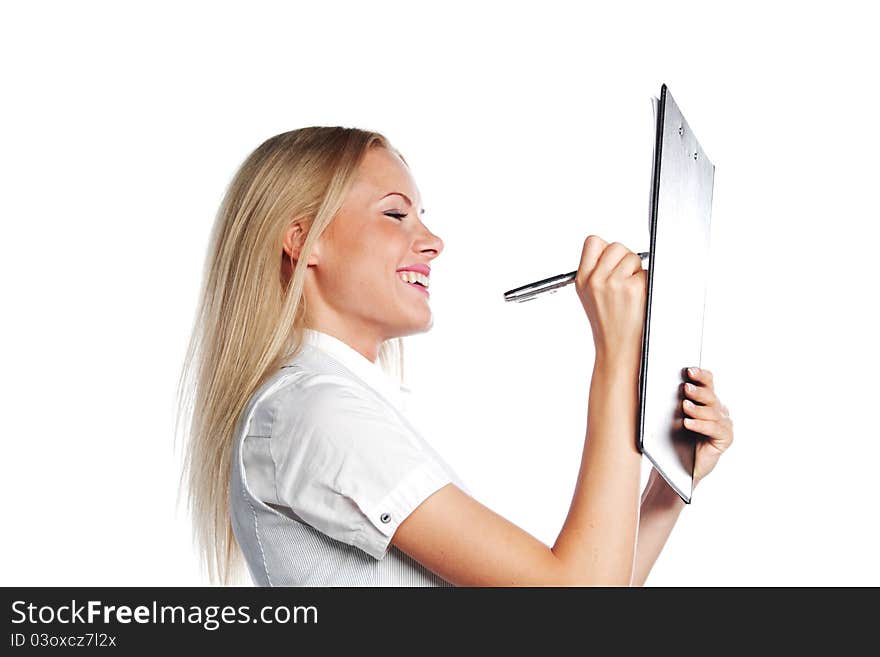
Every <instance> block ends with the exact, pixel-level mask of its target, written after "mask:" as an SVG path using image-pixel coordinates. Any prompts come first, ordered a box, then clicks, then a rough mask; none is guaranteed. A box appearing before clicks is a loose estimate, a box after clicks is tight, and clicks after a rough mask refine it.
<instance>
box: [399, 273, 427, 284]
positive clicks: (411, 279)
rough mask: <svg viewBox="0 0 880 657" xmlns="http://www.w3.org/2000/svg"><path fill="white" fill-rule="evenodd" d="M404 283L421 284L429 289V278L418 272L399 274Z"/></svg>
mask: <svg viewBox="0 0 880 657" xmlns="http://www.w3.org/2000/svg"><path fill="white" fill-rule="evenodd" d="M397 273H398V274H399V275H400V278H401V279H403V282H404V283H421V284H422V285H424V286H425V287H428V277H427V276H425V275H424V274H420V273H419V272H417V271H401V272H397Z"/></svg>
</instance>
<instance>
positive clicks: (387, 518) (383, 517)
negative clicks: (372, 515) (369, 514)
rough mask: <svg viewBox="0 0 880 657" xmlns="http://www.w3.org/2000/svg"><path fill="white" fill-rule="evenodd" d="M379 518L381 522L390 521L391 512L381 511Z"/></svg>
mask: <svg viewBox="0 0 880 657" xmlns="http://www.w3.org/2000/svg"><path fill="white" fill-rule="evenodd" d="M379 520H381V521H382V522H391V514H389V513H383V514H382V515H381V516H379Z"/></svg>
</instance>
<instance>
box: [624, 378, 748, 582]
mask: <svg viewBox="0 0 880 657" xmlns="http://www.w3.org/2000/svg"><path fill="white" fill-rule="evenodd" d="M688 377H689V378H690V381H689V382H688V383H687V384H686V385H685V386H684V394H685V399H684V400H682V412H683V413H684V415H685V418H684V425H685V426H686V427H687V428H688V429H690V430H691V431H693V432H694V435H695V436H696V438H697V445H696V451H695V456H694V488H696V487H697V484H699V483H700V481H701V480H702V479H703V477H705V476H706V475H707V474H709V472H711V471H712V469H713V468H714V467H715V465H716V464H717V463H718V458H719V457H720V456H721V455H722V454H723V453H724V452H725V451H726V450H727V449H728V448H729V447H730V446H731V445H732V444H733V420H731V419H730V411H729V410H728V408H727V406H725V405H724V404H722V403H721V400H720V399H719V398H718V395H717V394H716V393H715V377H714V376H713V374H712V372H711V371H709V370H705V369H700V368H698V367H692V368H689V369H688ZM692 401H693V402H695V403H692ZM684 506H685V503H684V501H683V500H682V499H681V498H680V497H679V496H678V494H677V493H676V492H675V491H674V490H673V489H672V487H671V486H670V485H669V484H667V483H666V481H665V480H664V479H663V477H661V476H660V474H659V473H658V472H657V471H656V470H651V477H650V479H649V480H648V485H647V486H646V487H645V492H644V493H643V494H642V506H641V513H640V517H639V538H638V547H637V549H636V568H635V573H634V575H633V586H644V583H645V580H646V579H647V577H648V573H649V572H651V568H652V567H653V566H654V562H655V561H656V560H657V556H658V555H659V554H660V550H662V549H663V546H664V545H665V544H666V539H667V538H669V534H670V532H672V528H673V527H674V526H675V522H676V520H678V514H679V513H681V510H682V509H683V508H684Z"/></svg>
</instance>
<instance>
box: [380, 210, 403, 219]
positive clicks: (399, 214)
mask: <svg viewBox="0 0 880 657" xmlns="http://www.w3.org/2000/svg"><path fill="white" fill-rule="evenodd" d="M385 215H386V216H388V217H394V218H395V219H403V218H404V217H405V216H406V215H405V214H401V213H399V212H386V213H385Z"/></svg>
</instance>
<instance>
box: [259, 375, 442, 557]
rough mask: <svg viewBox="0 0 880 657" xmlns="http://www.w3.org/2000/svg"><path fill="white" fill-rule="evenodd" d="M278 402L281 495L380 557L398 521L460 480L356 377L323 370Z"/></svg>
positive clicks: (275, 430)
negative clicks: (351, 380) (322, 374)
mask: <svg viewBox="0 0 880 657" xmlns="http://www.w3.org/2000/svg"><path fill="white" fill-rule="evenodd" d="M334 379H337V380H334ZM276 404H277V406H276V409H275V418H274V421H273V424H272V432H271V441H270V443H271V444H270V450H271V453H272V459H273V461H274V463H275V484H276V496H277V498H278V499H279V500H280V501H281V502H282V503H283V504H285V505H287V506H289V507H290V508H291V510H293V512H294V513H296V514H297V515H298V516H299V517H300V518H301V519H302V520H303V521H305V522H307V523H308V524H310V525H311V526H313V527H315V528H316V529H318V530H320V531H321V532H323V533H324V534H326V535H327V536H329V537H331V538H333V539H336V540H338V541H341V542H343V543H346V544H348V545H353V546H356V547H358V548H360V549H361V550H363V551H364V552H366V553H367V554H369V555H370V556H372V557H373V558H375V559H382V558H384V557H385V555H386V554H387V553H388V550H389V548H390V543H391V538H392V537H393V535H394V532H395V531H396V530H397V527H398V525H400V523H401V522H403V520H404V519H405V518H406V517H407V516H408V515H409V514H410V513H411V512H412V511H413V510H414V509H415V508H416V507H418V506H419V505H420V504H421V503H422V502H423V501H424V500H425V499H427V498H428V497H429V496H430V495H432V494H433V493H434V492H436V491H437V490H439V489H440V488H442V487H443V486H444V485H446V484H447V483H449V482H451V481H453V478H452V475H451V473H450V472H449V471H448V470H447V469H446V468H445V467H444V465H443V464H442V463H440V462H439V461H438V460H437V459H436V458H435V457H434V456H433V455H432V454H431V453H430V452H429V451H428V450H426V449H425V448H424V446H423V445H422V443H421V440H420V437H418V436H414V435H413V434H412V432H411V431H410V430H409V429H408V428H407V426H406V425H405V424H404V423H403V422H401V421H400V420H399V419H398V418H397V417H396V416H395V415H394V413H393V411H391V410H390V409H388V408H386V407H385V405H384V404H383V403H382V401H380V400H379V399H377V398H375V397H374V396H373V395H371V394H370V392H369V391H368V390H363V389H360V388H358V387H357V386H356V384H354V383H347V382H340V381H339V380H338V377H327V379H322V378H321V377H317V378H315V379H312V380H310V381H309V382H308V383H306V384H303V385H300V384H297V385H294V386H288V387H287V388H285V390H284V391H283V394H281V395H279V398H278V399H277V400H276Z"/></svg>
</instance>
